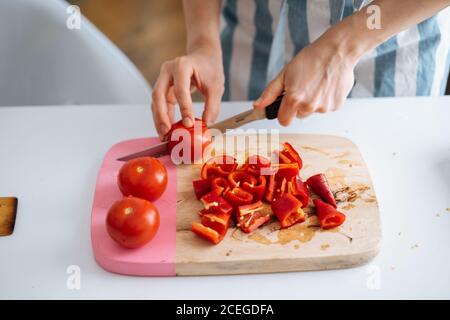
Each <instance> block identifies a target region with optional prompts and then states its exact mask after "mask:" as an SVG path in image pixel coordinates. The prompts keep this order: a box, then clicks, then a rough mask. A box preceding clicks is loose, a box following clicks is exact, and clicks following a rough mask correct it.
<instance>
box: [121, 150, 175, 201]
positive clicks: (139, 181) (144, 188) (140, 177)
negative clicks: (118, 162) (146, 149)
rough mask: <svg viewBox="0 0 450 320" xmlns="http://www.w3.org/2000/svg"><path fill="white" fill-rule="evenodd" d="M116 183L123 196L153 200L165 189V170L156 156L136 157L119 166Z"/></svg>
mask: <svg viewBox="0 0 450 320" xmlns="http://www.w3.org/2000/svg"><path fill="white" fill-rule="evenodd" d="M117 183H118V185H119V189H120V191H121V192H122V194H123V195H124V196H135V197H139V198H142V199H145V200H148V201H155V200H156V199H159V197H161V195H162V194H163V193H164V191H165V190H166V187H167V170H166V167H165V166H164V165H163V164H162V163H161V161H159V160H158V159H156V158H152V157H142V158H136V159H133V160H130V161H127V162H126V163H125V164H124V165H123V166H122V168H120V171H119V176H118V177H117Z"/></svg>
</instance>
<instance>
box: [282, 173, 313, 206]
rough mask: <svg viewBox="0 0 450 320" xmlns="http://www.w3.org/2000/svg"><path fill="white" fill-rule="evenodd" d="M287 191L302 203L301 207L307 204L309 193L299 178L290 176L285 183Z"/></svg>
mask: <svg viewBox="0 0 450 320" xmlns="http://www.w3.org/2000/svg"><path fill="white" fill-rule="evenodd" d="M287 192H288V193H289V194H292V195H293V196H294V197H296V198H297V199H298V200H300V202H301V203H302V208H305V207H306V206H308V202H309V194H308V188H307V187H306V184H304V183H303V181H302V180H301V179H300V178H297V177H292V179H291V180H290V181H288V183H287Z"/></svg>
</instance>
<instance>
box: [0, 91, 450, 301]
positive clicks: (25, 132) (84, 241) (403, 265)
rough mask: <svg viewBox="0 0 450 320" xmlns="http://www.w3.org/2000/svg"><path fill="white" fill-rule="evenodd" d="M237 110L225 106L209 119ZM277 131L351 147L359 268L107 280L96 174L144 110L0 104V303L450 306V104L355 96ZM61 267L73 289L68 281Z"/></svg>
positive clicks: (142, 126)
mask: <svg viewBox="0 0 450 320" xmlns="http://www.w3.org/2000/svg"><path fill="white" fill-rule="evenodd" d="M248 105H249V104H248V103H224V104H223V106H222V111H221V114H220V117H221V118H225V117H227V116H231V115H233V114H234V113H237V112H238V111H242V110H244V109H245V108H246V107H248ZM196 107H197V111H198V113H199V114H200V105H197V106H196ZM255 126H256V127H261V128H263V127H265V128H276V127H278V124H277V122H276V121H262V122H260V123H258V124H257V125H255ZM282 131H284V132H299V133H326V134H334V135H339V136H344V137H348V138H350V139H351V140H353V141H354V142H355V143H356V144H357V145H358V146H359V148H360V149H361V152H362V154H363V156H364V158H365V160H366V162H367V164H368V166H369V169H370V172H371V175H372V178H373V182H374V186H375V189H376V193H377V197H378V202H379V205H380V210H381V218H382V225H383V240H382V246H381V251H380V253H379V255H378V256H377V257H376V258H375V259H374V260H372V262H370V263H369V264H368V265H365V266H362V267H358V268H353V269H347V270H332V271H318V272H294V273H279V274H262V275H239V276H208V277H178V278H176V277H169V278H141V277H130V276H121V275H117V274H112V273H109V272H106V271H104V270H103V269H102V268H101V267H99V266H98V265H97V264H96V262H95V261H94V258H93V255H92V249H91V242H90V230H89V228H90V225H89V223H90V212H91V206H92V200H93V192H94V188H95V181H96V177H97V172H98V170H99V167H100V164H101V161H102V158H103V156H104V154H105V152H106V151H107V150H108V148H109V147H110V146H111V145H113V144H114V143H116V142H118V141H120V140H124V139H130V138H137V137H143V136H153V135H154V134H155V131H154V129H153V124H152V120H151V115H150V111H149V107H148V106H66V107H62V106H58V107H56V106H55V107H54V106H43V107H0V141H1V143H0V196H16V197H18V198H19V210H18V215H17V221H16V229H15V232H14V234H13V235H12V236H9V237H0V299H5V298H6V299H9V298H63V299H78V298H86V299H89V298H125V299H127V298H146V299H156V298H158V299H171V298H178V299H185V298H191V299H202V298H213V299H214V298H233V299H260V298H261V299H262V298H268V299H270V298H275V299H278V298H280V299H281V298H285V299H289V298H295V299H308V298H325V299H326V298H343V299H345V298H357V299H359V298H447V299H448V298H450V249H449V245H450V212H449V211H448V210H450V209H447V208H450V97H445V98H444V97H442V98H396V99H370V100H357V99H354V100H350V101H348V102H347V104H346V105H345V106H344V108H343V109H342V110H341V111H339V112H336V113H332V114H327V115H314V116H312V117H310V118H308V119H306V120H295V122H294V123H293V124H292V125H291V126H290V127H289V128H283V129H282ZM71 265H75V266H78V267H79V268H80V272H81V273H80V274H81V276H80V277H79V279H80V287H79V289H77V287H75V289H74V288H73V286H71V285H69V286H68V285H67V282H68V281H69V283H73V282H70V280H71V279H73V276H72V277H71V275H70V274H68V273H67V270H68V267H69V266H71Z"/></svg>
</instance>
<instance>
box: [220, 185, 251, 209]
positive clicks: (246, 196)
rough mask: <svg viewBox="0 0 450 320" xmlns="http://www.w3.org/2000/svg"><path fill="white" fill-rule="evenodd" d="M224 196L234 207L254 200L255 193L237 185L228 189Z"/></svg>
mask: <svg viewBox="0 0 450 320" xmlns="http://www.w3.org/2000/svg"><path fill="white" fill-rule="evenodd" d="M223 197H224V198H225V200H226V201H228V203H230V204H231V205H232V206H233V207H234V208H236V207H238V206H243V205H245V204H250V203H252V202H253V195H252V194H251V193H250V192H248V191H245V190H244V189H242V188H240V187H235V188H233V189H230V190H228V191H227V192H226V193H224V195H223Z"/></svg>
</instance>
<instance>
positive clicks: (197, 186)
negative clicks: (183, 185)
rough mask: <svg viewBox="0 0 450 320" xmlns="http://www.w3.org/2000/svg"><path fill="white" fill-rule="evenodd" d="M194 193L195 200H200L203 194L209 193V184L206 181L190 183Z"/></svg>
mask: <svg viewBox="0 0 450 320" xmlns="http://www.w3.org/2000/svg"><path fill="white" fill-rule="evenodd" d="M192 186H193V187H194V193H195V196H196V197H197V200H200V198H201V197H203V196H204V195H205V194H207V193H208V192H210V191H211V182H210V181H209V180H208V179H200V180H194V181H192Z"/></svg>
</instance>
